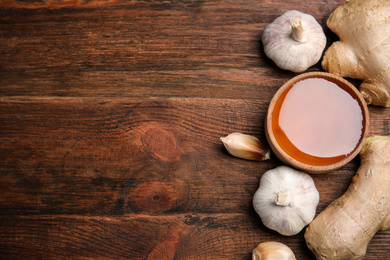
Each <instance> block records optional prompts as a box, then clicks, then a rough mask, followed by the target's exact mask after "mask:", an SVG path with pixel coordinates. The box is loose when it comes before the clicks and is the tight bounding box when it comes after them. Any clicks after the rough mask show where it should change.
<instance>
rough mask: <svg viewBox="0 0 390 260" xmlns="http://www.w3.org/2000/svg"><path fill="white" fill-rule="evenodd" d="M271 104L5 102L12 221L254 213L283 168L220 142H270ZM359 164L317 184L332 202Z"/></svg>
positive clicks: (5, 169)
mask: <svg viewBox="0 0 390 260" xmlns="http://www.w3.org/2000/svg"><path fill="white" fill-rule="evenodd" d="M269 95H271V93H269ZM267 105H268V104H266V103H265V102H264V103H259V102H255V101H247V100H215V99H179V98H172V99H162V100H161V99H159V100H149V101H143V102H140V101H136V100H126V99H119V100H107V99H105V101H102V100H100V99H98V100H81V99H76V98H58V99H26V100H20V99H19V98H17V99H14V98H8V99H2V102H1V103H0V110H1V111H4V112H5V113H2V114H1V115H0V118H1V120H0V121H1V122H2V124H1V125H0V133H1V137H2V138H1V143H0V171H1V172H2V174H1V175H0V185H1V189H2V191H3V193H4V195H3V196H2V197H1V198H0V208H1V211H2V214H54V213H55V214H92V215H107V214H109V215H115V214H124V213H142V214H152V215H154V214H160V213H164V214H170V213H186V212H200V213H202V212H203V213H207V212H213V213H222V212H232V213H244V212H248V211H250V209H251V207H252V206H251V203H250V202H251V197H252V196H253V193H254V191H255V190H256V189H257V187H258V180H259V177H260V176H261V174H262V173H263V172H264V171H266V170H268V169H270V168H273V167H276V166H277V165H279V164H280V162H279V161H278V160H277V159H276V158H273V159H272V160H270V161H266V162H251V161H246V160H241V159H237V158H233V157H232V156H230V155H228V154H227V153H226V151H225V149H224V147H223V145H222V143H221V142H220V140H219V137H220V136H224V135H227V134H229V133H231V132H236V131H238V132H244V133H248V134H252V135H254V136H257V137H259V138H260V139H261V140H262V141H264V142H265V137H264V130H263V127H264V126H263V122H264V117H265V111H266V108H267ZM386 117H387V120H389V114H387V115H386ZM382 118H383V117H381V119H382ZM373 122H376V119H375V118H373ZM380 127H381V128H383V127H384V125H383V124H382V125H381V126H380ZM385 127H387V130H386V131H388V125H387V126H385ZM381 128H377V130H378V132H384V130H381ZM357 163H358V160H355V161H353V162H351V163H350V164H349V165H348V166H346V167H345V168H343V169H341V170H340V171H338V172H336V173H335V174H331V175H326V176H318V177H316V180H318V182H319V184H318V185H319V188H320V189H321V192H322V201H323V202H324V203H326V202H329V201H330V200H332V199H334V198H335V197H337V196H338V195H340V194H341V193H342V191H344V190H345V188H346V185H347V183H348V180H349V179H350V177H351V175H352V174H353V171H354V170H355V169H356V167H357ZM339 173H342V174H339ZM329 181H330V182H332V183H333V184H334V185H332V187H330V188H329V187H328V183H329ZM322 186H323V187H322ZM323 205H326V204H323Z"/></svg>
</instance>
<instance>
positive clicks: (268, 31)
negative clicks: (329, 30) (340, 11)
mask: <svg viewBox="0 0 390 260" xmlns="http://www.w3.org/2000/svg"><path fill="white" fill-rule="evenodd" d="M261 40H262V42H263V46H264V52H265V54H266V55H267V57H268V58H270V59H271V60H273V61H274V62H275V64H276V65H277V66H278V67H279V68H281V69H284V70H290V71H292V72H295V73H300V72H303V71H305V70H307V69H308V68H309V67H311V66H313V65H314V64H316V63H317V62H318V61H319V60H320V58H321V56H322V53H323V51H324V49H325V46H326V36H325V33H324V31H323V29H322V27H321V25H320V24H318V22H317V21H316V19H315V18H314V17H313V16H311V15H309V14H305V13H302V12H299V11H296V10H290V11H287V12H285V13H284V14H282V15H281V16H279V17H278V18H276V19H275V20H274V21H273V22H272V23H270V24H269V25H267V27H266V28H265V29H264V32H263V35H262V39H261Z"/></svg>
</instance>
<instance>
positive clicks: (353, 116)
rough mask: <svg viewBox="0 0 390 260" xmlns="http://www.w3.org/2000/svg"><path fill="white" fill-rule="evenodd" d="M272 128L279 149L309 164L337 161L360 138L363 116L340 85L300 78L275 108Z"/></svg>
mask: <svg viewBox="0 0 390 260" xmlns="http://www.w3.org/2000/svg"><path fill="white" fill-rule="evenodd" d="M272 129H273V131H274V135H275V138H276V140H277V142H278V144H279V146H280V147H281V148H282V149H283V150H284V151H285V152H286V153H287V154H288V155H290V156H291V157H293V158H294V159H296V160H298V161H300V162H303V163H306V164H310V165H329V164H332V163H336V162H338V161H341V160H342V159H344V158H345V157H347V156H348V155H349V154H350V153H352V152H353V150H354V149H355V148H356V146H357V144H358V142H359V141H360V139H361V137H362V129H363V113H362V109H361V107H360V106H359V104H358V102H357V100H356V99H355V98H354V97H353V96H352V95H351V94H350V93H349V92H347V91H346V90H345V89H343V88H342V87H341V86H339V85H337V84H336V83H334V82H331V81H329V80H326V79H322V78H311V79H304V80H302V81H299V82H297V83H295V84H294V85H293V86H291V87H290V88H289V89H288V90H287V91H285V92H284V93H283V94H282V95H281V97H280V98H279V100H278V101H277V103H276V105H275V109H274V112H273V118H272Z"/></svg>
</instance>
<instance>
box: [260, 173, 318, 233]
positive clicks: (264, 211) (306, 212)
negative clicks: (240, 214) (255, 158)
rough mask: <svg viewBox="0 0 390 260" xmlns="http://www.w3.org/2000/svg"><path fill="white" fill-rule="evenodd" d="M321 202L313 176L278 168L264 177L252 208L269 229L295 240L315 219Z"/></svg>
mask: <svg viewBox="0 0 390 260" xmlns="http://www.w3.org/2000/svg"><path fill="white" fill-rule="evenodd" d="M319 199H320V195H319V193H318V191H317V188H316V187H315V184H314V181H313V179H312V178H311V176H310V175H308V174H307V173H304V172H300V171H297V170H295V169H293V168H290V167H287V166H279V167H277V168H275V169H272V170H269V171H266V172H265V173H264V174H263V176H262V177H261V179H260V186H259V188H258V190H257V191H256V193H255V195H254V196H253V207H254V209H255V211H256V212H257V214H259V216H260V218H261V221H262V222H263V224H264V225H265V226H266V227H268V228H269V229H272V230H275V231H277V232H279V233H280V234H282V235H285V236H292V235H296V234H298V233H299V232H300V231H301V230H302V229H303V228H304V227H305V226H306V225H308V224H309V223H310V222H311V221H312V220H313V219H314V216H315V213H316V208H317V205H318V202H319Z"/></svg>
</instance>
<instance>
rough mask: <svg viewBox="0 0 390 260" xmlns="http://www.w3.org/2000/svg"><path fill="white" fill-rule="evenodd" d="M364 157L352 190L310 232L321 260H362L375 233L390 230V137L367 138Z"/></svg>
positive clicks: (312, 246) (309, 242) (310, 244)
mask: <svg viewBox="0 0 390 260" xmlns="http://www.w3.org/2000/svg"><path fill="white" fill-rule="evenodd" d="M360 158H361V165H360V167H359V169H358V171H357V174H356V175H355V176H354V178H353V180H352V183H351V185H350V186H349V188H348V190H347V191H346V192H345V193H344V195H342V196H341V197H340V198H338V199H336V200H335V201H334V202H332V203H331V204H330V205H329V206H328V207H327V208H326V209H325V210H324V211H323V212H321V213H320V214H319V215H318V216H317V217H316V218H315V219H314V220H313V221H312V222H311V223H310V225H309V226H308V228H307V229H306V232H305V239H306V244H307V246H308V247H309V249H310V250H311V251H312V252H313V253H314V254H315V256H316V257H317V259H332V260H337V259H348V260H351V259H362V258H363V257H364V256H365V254H366V249H367V245H368V243H369V242H370V240H371V239H372V237H373V236H374V235H375V233H376V232H377V231H379V230H385V229H387V228H389V227H390V136H375V137H369V138H367V141H366V143H365V145H364V146H363V149H362V150H361V152H360Z"/></svg>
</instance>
